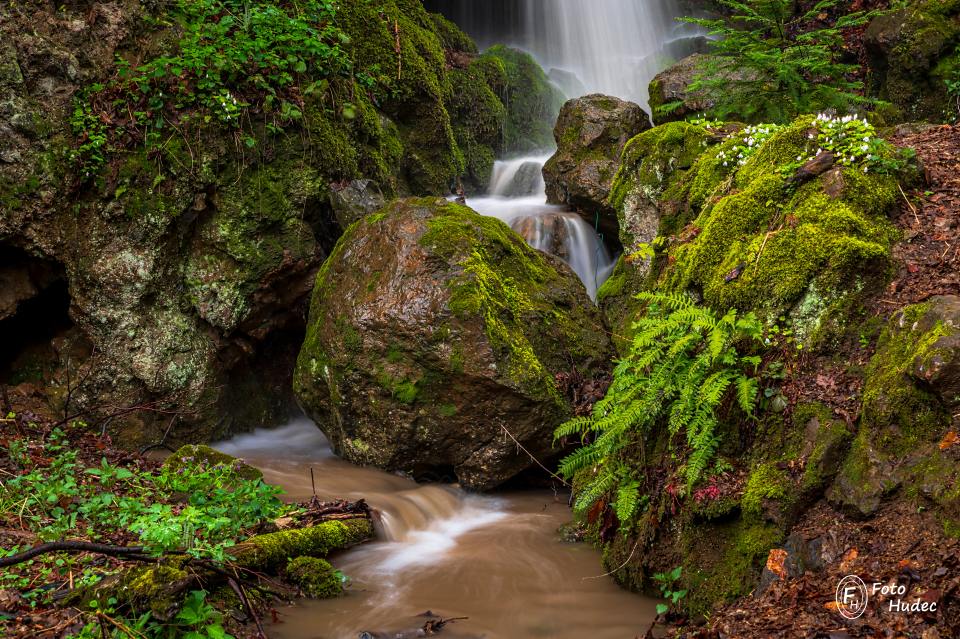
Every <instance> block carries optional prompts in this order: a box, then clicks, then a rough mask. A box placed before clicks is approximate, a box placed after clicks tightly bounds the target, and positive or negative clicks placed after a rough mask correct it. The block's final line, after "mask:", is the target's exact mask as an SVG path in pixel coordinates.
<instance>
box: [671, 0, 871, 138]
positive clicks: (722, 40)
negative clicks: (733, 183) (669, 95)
mask: <svg viewBox="0 0 960 639" xmlns="http://www.w3.org/2000/svg"><path fill="white" fill-rule="evenodd" d="M718 4H720V5H721V6H722V7H723V8H724V9H726V10H727V14H726V15H724V16H723V17H722V18H719V19H707V18H685V20H686V21H687V22H692V23H694V24H697V25H700V26H702V27H704V28H706V29H707V31H708V32H709V34H710V35H711V36H712V37H713V38H714V39H711V41H710V46H711V49H712V53H713V54H714V55H712V56H710V57H709V58H707V59H706V60H705V61H704V63H703V65H702V66H701V68H700V70H699V71H700V72H699V74H698V76H697V77H696V79H695V80H694V82H693V83H692V84H691V85H690V87H689V89H690V91H691V92H694V93H699V94H701V95H702V96H703V97H704V98H706V99H707V100H709V101H710V102H711V103H712V104H713V107H712V108H711V109H710V113H711V114H712V115H715V116H718V117H720V118H721V119H727V118H728V117H733V118H738V119H739V118H742V119H746V120H748V121H764V122H785V121H787V120H790V119H792V118H794V117H796V116H797V115H799V114H801V113H812V112H816V111H821V110H824V109H828V108H835V109H837V110H838V111H841V112H844V113H846V112H849V111H851V110H852V109H854V108H855V107H858V106H859V107H863V106H867V105H870V104H872V101H870V100H868V99H866V98H864V97H863V96H862V95H861V90H862V89H863V83H862V82H860V81H859V80H856V79H851V78H852V77H853V76H854V74H855V72H856V71H857V70H858V67H857V65H855V64H849V63H846V62H842V61H841V55H842V53H843V30H844V29H849V28H852V27H857V26H860V25H862V24H864V23H865V22H866V21H867V20H868V19H869V18H870V17H871V16H872V15H873V14H866V13H863V12H853V13H847V12H846V10H845V9H841V8H840V5H841V4H843V5H845V4H846V3H842V2H841V0H820V1H819V2H817V3H816V4H815V5H814V6H813V7H811V8H810V9H809V10H808V11H806V12H804V13H799V14H797V13H795V12H796V5H797V3H796V2H795V0H739V1H738V0H718ZM836 11H840V13H841V15H840V17H838V18H836V19H831V18H829V17H827V19H826V20H825V22H826V24H825V26H816V25H818V24H820V23H822V22H824V20H823V18H824V17H825V16H830V15H831V14H832V13H834V12H836Z"/></svg>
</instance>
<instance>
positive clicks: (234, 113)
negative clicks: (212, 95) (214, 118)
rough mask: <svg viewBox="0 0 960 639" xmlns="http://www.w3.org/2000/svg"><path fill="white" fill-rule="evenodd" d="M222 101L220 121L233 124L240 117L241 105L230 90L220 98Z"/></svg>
mask: <svg viewBox="0 0 960 639" xmlns="http://www.w3.org/2000/svg"><path fill="white" fill-rule="evenodd" d="M217 97H218V98H219V99H220V109H221V112H220V119H221V120H223V121H224V122H232V121H234V120H236V119H237V118H239V117H240V103H239V102H237V99H236V98H235V97H233V94H232V93H230V91H228V90H224V91H223V92H222V93H221V94H220V95H219V96H217Z"/></svg>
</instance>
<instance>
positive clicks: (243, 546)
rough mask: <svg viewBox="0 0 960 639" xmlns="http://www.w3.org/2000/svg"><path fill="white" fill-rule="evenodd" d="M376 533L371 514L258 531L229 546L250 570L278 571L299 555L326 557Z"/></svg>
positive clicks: (236, 558) (236, 560)
mask: <svg viewBox="0 0 960 639" xmlns="http://www.w3.org/2000/svg"><path fill="white" fill-rule="evenodd" d="M372 537H373V524H372V522H371V521H370V518H369V517H357V518H355V519H343V520H337V521H325V522H323V523H321V524H317V525H316V526H310V527H308V528H295V529H291V530H280V531H277V532H272V533H266V534H263V535H256V536H254V537H251V538H250V539H247V540H246V541H244V542H242V543H240V544H237V545H236V546H234V547H233V548H231V549H230V553H231V554H232V555H233V556H234V557H235V561H234V563H236V564H237V565H238V566H240V567H242V568H249V569H251V570H269V571H276V570H279V569H280V568H283V566H285V565H286V564H287V562H288V561H289V560H290V559H294V558H296V557H304V556H306V557H326V556H327V555H328V554H329V553H331V552H334V551H337V550H343V549H345V548H349V547H351V546H355V545H357V544H359V543H362V542H364V541H367V540H368V539H370V538H372Z"/></svg>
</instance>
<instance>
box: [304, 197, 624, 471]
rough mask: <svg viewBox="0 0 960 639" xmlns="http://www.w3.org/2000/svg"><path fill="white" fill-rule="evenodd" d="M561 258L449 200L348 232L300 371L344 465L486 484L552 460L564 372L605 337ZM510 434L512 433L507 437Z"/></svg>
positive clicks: (406, 205)
mask: <svg viewBox="0 0 960 639" xmlns="http://www.w3.org/2000/svg"><path fill="white" fill-rule="evenodd" d="M602 326H603V323H602V320H601V319H600V317H599V314H598V312H597V311H596V309H595V307H594V306H593V305H592V304H591V303H590V300H589V299H588V298H587V295H586V291H585V290H584V288H583V285H582V284H581V283H580V281H579V279H577V277H576V275H575V274H574V273H573V271H571V270H570V269H569V268H568V267H567V266H566V265H564V264H563V263H562V262H560V261H559V260H557V259H556V258H552V257H550V256H548V255H546V254H544V253H540V252H539V251H536V250H534V249H532V248H530V247H529V246H527V245H526V243H524V242H523V240H522V239H521V238H520V237H519V236H517V235H516V234H515V233H514V232H513V231H511V230H510V229H509V227H507V226H506V225H505V224H504V223H502V222H500V221H499V220H496V219H494V218H489V217H484V216H481V215H478V214H477V213H474V212H473V211H472V210H470V209H468V208H466V207H464V206H460V205H458V204H454V203H451V202H448V201H446V200H443V199H411V200H400V201H397V202H394V203H393V204H391V205H388V206H387V207H386V208H384V209H383V210H381V211H380V212H378V213H375V214H373V215H371V216H368V217H366V218H364V219H363V220H361V221H360V222H359V223H357V224H356V225H355V226H353V227H351V228H350V229H349V230H348V231H347V233H346V234H345V235H344V236H343V237H342V238H341V240H340V242H339V243H338V244H337V247H336V249H335V250H334V252H333V254H332V255H331V257H330V258H329V259H328V260H327V262H326V263H325V264H324V266H323V268H322V269H321V271H320V273H319V274H318V276H317V283H316V287H315V289H314V294H313V300H312V303H311V308H310V320H309V325H308V330H307V336H306V340H305V342H304V344H303V348H302V350H301V352H300V357H299V359H298V361H297V367H296V372H295V374H294V388H295V392H296V394H297V396H298V398H299V400H300V402H301V403H302V405H303V407H304V409H305V410H306V411H307V413H308V414H309V415H310V416H311V417H313V418H314V419H315V420H316V422H317V424H318V425H319V426H320V428H321V429H322V430H323V431H324V432H325V433H326V434H327V436H328V437H329V439H330V441H331V443H332V444H333V446H334V449H335V450H336V451H337V453H338V454H340V455H341V456H343V457H344V458H346V459H348V460H350V461H353V462H356V463H364V464H372V465H375V466H379V467H381V468H384V469H387V470H400V471H405V472H407V473H410V474H412V475H413V476H415V477H421V478H422V477H430V476H437V475H449V474H450V473H451V472H452V473H454V474H455V475H456V477H457V478H458V480H459V481H460V483H461V484H462V485H463V486H465V487H467V488H470V489H477V490H483V489H489V488H493V487H495V486H497V485H499V484H501V483H503V482H504V481H506V480H508V479H510V478H511V477H513V476H514V475H516V474H517V473H519V472H520V471H522V470H524V469H525V468H527V467H529V466H530V465H531V464H532V463H533V461H532V459H531V457H530V456H529V455H528V454H526V453H524V452H522V451H521V450H519V449H518V447H517V443H516V442H519V443H520V444H522V445H523V447H524V448H525V449H526V450H527V451H529V453H531V454H532V455H533V456H535V457H537V458H541V459H542V458H545V457H549V456H550V455H551V453H552V452H553V451H552V449H551V442H552V438H553V430H554V428H555V427H556V426H557V425H559V424H560V423H561V421H562V420H564V419H565V418H566V417H568V416H569V415H570V408H569V406H568V403H567V401H566V400H565V398H564V397H562V396H561V393H560V392H559V391H558V389H557V386H556V384H555V375H556V374H557V373H559V372H562V371H566V370H569V369H570V368H571V367H572V366H576V367H577V369H578V370H579V371H580V372H581V373H583V374H585V375H587V376H588V377H589V376H591V375H593V374H594V373H596V372H598V371H599V370H601V369H603V367H604V366H605V365H606V364H605V362H606V361H607V360H608V358H609V356H610V344H609V341H608V339H607V337H606V335H605V333H604V331H603V328H602ZM514 438H515V439H516V442H515V441H514Z"/></svg>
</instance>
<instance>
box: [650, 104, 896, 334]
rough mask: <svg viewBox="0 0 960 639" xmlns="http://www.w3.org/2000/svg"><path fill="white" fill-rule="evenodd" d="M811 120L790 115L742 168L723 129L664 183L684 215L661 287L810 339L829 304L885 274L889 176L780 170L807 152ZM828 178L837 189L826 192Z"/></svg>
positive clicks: (890, 235) (891, 191) (847, 170)
mask: <svg viewBox="0 0 960 639" xmlns="http://www.w3.org/2000/svg"><path fill="white" fill-rule="evenodd" d="M812 127H813V120H812V118H809V117H802V118H800V119H798V120H797V121H796V122H794V123H793V124H791V125H789V126H787V127H784V128H783V129H782V130H780V131H778V132H776V133H775V134H773V135H772V137H770V138H769V139H768V140H767V141H766V142H764V143H763V144H762V145H761V146H760V147H759V148H758V150H756V151H755V152H753V153H752V154H751V155H750V156H749V157H748V159H746V161H745V162H744V163H743V165H742V166H737V163H736V162H730V161H729V160H727V159H726V157H728V156H724V155H722V153H726V152H728V151H730V150H731V149H732V148H733V147H732V145H734V144H738V143H739V140H738V138H737V137H735V136H731V137H730V138H729V139H728V140H727V141H725V142H723V143H722V144H721V145H720V146H719V147H717V149H711V150H709V151H707V152H706V153H704V154H703V155H701V157H700V158H699V159H698V160H697V162H696V163H695V164H694V166H693V167H692V168H691V169H690V170H689V171H687V172H685V173H684V174H683V175H682V176H681V177H680V178H679V179H678V181H677V182H676V183H675V184H674V185H671V188H672V189H675V190H676V191H677V192H679V193H681V194H685V200H686V202H685V204H686V208H685V210H686V211H689V212H688V213H686V215H687V216H689V217H686V219H691V220H692V221H691V222H690V225H689V227H687V228H685V229H683V230H681V231H680V232H679V233H678V235H677V236H675V237H674V238H673V241H671V242H669V244H670V245H669V248H668V251H667V252H666V257H667V259H666V260H665V261H664V262H663V268H662V270H661V271H660V272H659V279H658V285H659V286H665V287H667V288H673V289H691V288H692V289H695V290H697V291H699V292H701V293H702V295H703V299H704V301H705V302H706V303H708V304H709V305H711V306H713V307H715V308H731V307H734V308H738V309H741V310H754V311H759V312H760V313H761V314H762V315H765V316H767V317H771V318H775V317H778V316H784V315H787V316H791V317H792V320H793V322H792V323H793V325H794V327H793V328H794V332H795V333H796V334H797V335H798V336H799V337H800V339H801V340H802V341H806V342H807V343H808V344H809V343H813V342H814V341H816V338H817V336H818V332H819V331H820V330H821V329H822V328H823V327H824V319H825V318H826V317H828V316H829V314H830V311H831V309H832V308H834V307H835V306H836V305H837V304H842V303H843V301H844V300H845V299H846V298H848V297H849V296H851V295H854V294H856V293H858V292H860V291H862V290H863V289H864V288H865V287H866V286H868V285H869V284H874V283H876V282H878V281H882V280H883V279H884V278H885V277H886V274H887V271H888V270H889V268H890V261H889V260H890V249H891V246H892V244H893V242H894V241H895V240H896V238H897V237H898V232H897V230H896V229H895V228H894V227H893V225H892V224H890V222H889V221H888V219H887V218H886V216H885V215H884V213H885V211H886V210H887V209H889V208H890V206H891V205H892V204H893V202H894V200H895V196H896V193H897V182H896V178H895V177H894V176H892V175H887V174H884V173H879V172H876V171H869V168H868V169H867V170H868V171H869V172H865V171H864V169H863V168H862V167H858V168H851V167H842V168H837V169H835V174H833V175H831V174H826V175H822V176H820V177H817V178H815V179H813V180H811V181H808V182H806V183H804V184H802V185H800V186H795V185H794V184H793V183H792V182H791V181H790V180H788V178H789V177H790V176H791V175H792V174H787V173H785V171H786V168H785V167H787V166H789V165H790V164H791V163H792V162H794V161H796V159H797V157H802V156H803V155H804V154H808V153H809V152H810V150H809V145H810V144H811V143H812V140H811V136H812V135H813V128H812ZM831 179H834V180H838V181H839V182H840V183H842V184H843V188H841V189H839V190H835V189H834V190H831V192H830V193H828V189H827V186H828V185H827V183H828V181H829V180H831ZM694 213H696V215H695V216H694V215H693V214H694ZM672 222H673V223H674V225H675V226H676V225H677V221H676V220H672Z"/></svg>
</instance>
